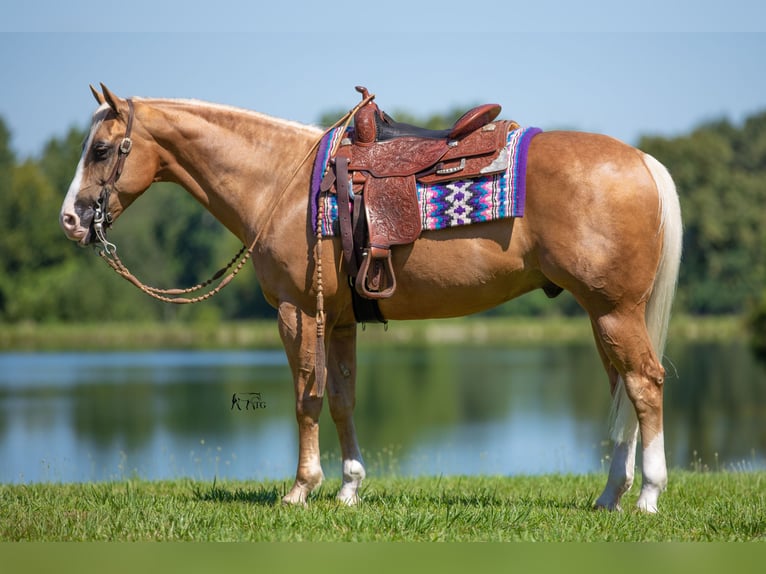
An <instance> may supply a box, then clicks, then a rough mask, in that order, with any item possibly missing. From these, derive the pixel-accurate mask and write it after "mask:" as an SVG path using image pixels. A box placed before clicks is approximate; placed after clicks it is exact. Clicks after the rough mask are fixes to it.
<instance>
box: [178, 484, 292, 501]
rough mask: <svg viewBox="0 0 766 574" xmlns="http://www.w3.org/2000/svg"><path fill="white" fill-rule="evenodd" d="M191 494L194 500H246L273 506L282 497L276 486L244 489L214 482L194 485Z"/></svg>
mask: <svg viewBox="0 0 766 574" xmlns="http://www.w3.org/2000/svg"><path fill="white" fill-rule="evenodd" d="M192 495H193V497H194V499H195V500H199V501H203V502H227V503H231V502H246V503H249V504H257V505H260V506H274V505H275V504H276V503H277V502H278V501H280V500H281V499H282V496H283V493H280V492H279V491H278V490H277V487H276V486H272V487H271V488H267V487H260V488H257V489H255V490H246V489H244V488H234V489H229V488H221V487H220V486H216V485H215V483H214V484H213V485H212V486H211V487H203V486H195V487H194V488H193V489H192Z"/></svg>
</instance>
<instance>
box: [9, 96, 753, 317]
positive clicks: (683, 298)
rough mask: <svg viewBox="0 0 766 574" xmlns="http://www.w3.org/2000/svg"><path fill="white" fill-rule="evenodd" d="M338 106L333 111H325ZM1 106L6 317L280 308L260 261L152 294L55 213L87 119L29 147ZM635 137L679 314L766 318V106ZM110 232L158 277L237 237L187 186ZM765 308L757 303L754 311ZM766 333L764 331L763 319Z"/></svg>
mask: <svg viewBox="0 0 766 574" xmlns="http://www.w3.org/2000/svg"><path fill="white" fill-rule="evenodd" d="M460 112H461V110H457V109H455V110H452V111H449V112H446V113H443V114H437V115H434V116H432V117H431V118H426V119H423V118H420V119H418V118H413V117H411V116H407V115H406V114H397V115H396V116H397V119H399V120H400V121H414V122H417V123H421V124H423V125H428V126H429V127H433V128H439V127H443V126H446V125H448V124H449V123H450V122H451V121H453V120H454V119H455V118H456V117H457V116H458V115H459V114H460ZM338 115H340V114H332V113H327V114H325V115H323V117H322V118H320V123H330V121H332V120H334V119H335V118H336V117H337V116H338ZM11 136H12V134H11V133H10V131H9V130H8V128H7V125H6V123H5V121H4V120H3V119H2V118H1V117H0V224H1V225H2V233H0V322H6V323H9V322H21V321H36V322H45V321H83V322H92V321H126V320H130V321H156V320H174V319H180V320H223V319H243V318H258V317H273V316H274V311H273V309H272V308H271V307H270V306H269V305H268V304H267V303H266V302H265V300H264V299H263V297H262V295H261V293H260V289H259V286H258V283H257V281H256V278H255V273H253V271H252V269H248V270H244V271H243V272H242V273H241V274H240V276H239V277H237V279H235V281H233V282H232V284H231V285H230V286H229V287H227V289H225V290H224V291H223V292H222V293H221V294H220V295H219V296H218V297H216V298H214V299H212V300H210V301H207V302H206V303H203V304H200V305H194V306H176V305H167V304H163V303H159V302H156V301H153V300H151V299H149V298H148V297H146V295H144V294H143V293H141V292H139V291H138V290H136V289H135V288H134V287H133V286H132V285H130V284H128V283H127V282H125V281H124V280H123V279H121V278H119V277H118V276H117V275H116V274H114V273H113V272H112V271H111V270H110V269H108V267H107V266H106V265H105V264H104V262H102V261H101V260H100V258H99V257H97V256H95V254H94V253H93V252H92V250H91V249H87V248H86V249H79V248H77V247H75V246H74V245H73V244H72V243H71V242H69V241H67V240H66V239H65V238H64V236H63V234H62V232H61V230H60V229H59V226H58V213H59V209H60V206H61V202H62V200H63V197H64V193H65V192H66V189H67V188H68V186H69V183H70V181H71V179H72V176H73V174H74V169H75V166H76V165H77V162H78V160H79V156H80V151H81V146H82V142H83V139H84V137H85V130H84V129H81V128H72V129H71V130H70V131H69V132H68V133H67V134H65V135H64V136H62V137H53V138H51V139H50V140H49V141H48V142H47V144H46V145H45V146H44V149H43V150H42V151H41V153H40V154H39V156H38V157H35V158H27V159H20V158H18V157H17V156H16V154H15V153H14V151H13V149H12V147H11ZM638 147H639V148H641V149H643V150H644V151H646V152H648V153H651V154H652V155H654V156H655V157H657V159H659V160H660V161H661V162H662V163H664V164H665V165H666V166H667V167H668V169H669V170H670V172H671V174H672V175H673V178H674V180H675V182H676V185H677V187H678V191H679V195H680V198H681V208H682V213H683V217H684V256H683V261H682V265H681V275H680V281H679V288H678V298H677V303H676V307H675V312H676V313H687V314H692V315H721V314H745V313H750V314H752V316H753V317H758V316H761V315H759V313H760V314H762V315H763V317H764V319H763V324H764V325H765V326H766V298H764V285H765V283H764V278H765V273H766V258H764V251H766V225H764V222H765V221H764V206H766V111H764V112H761V113H758V114H755V115H752V116H750V117H748V118H747V119H746V120H744V122H742V123H741V124H734V123H732V122H730V121H728V120H718V121H713V122H707V123H704V124H701V125H699V126H698V127H697V128H695V129H694V130H692V131H691V132H690V133H688V134H684V135H679V136H674V137H657V136H645V137H642V138H641V139H640V141H639V142H638ZM110 239H111V240H113V241H114V242H115V243H116V244H117V246H118V249H119V250H120V251H119V253H120V256H121V258H122V259H123V260H124V261H125V263H126V264H127V265H128V266H129V267H131V269H132V270H133V271H134V272H135V273H136V275H138V276H139V277H141V278H143V279H144V280H146V281H147V282H148V283H150V284H153V285H155V286H158V287H169V286H173V287H175V286H188V285H193V284H196V283H198V282H199V281H200V280H204V279H206V278H207V277H208V276H209V275H210V274H211V273H212V272H214V271H215V270H217V269H219V268H220V267H221V265H222V264H223V263H225V262H226V261H228V260H229V259H230V258H231V256H232V255H233V254H234V253H235V252H236V250H237V249H238V247H239V245H238V242H237V240H236V239H235V238H234V237H233V236H231V234H230V233H228V232H227V231H226V230H225V229H224V228H223V226H221V225H220V224H219V223H218V222H217V221H216V220H215V219H214V218H213V217H212V216H211V215H210V214H209V213H208V212H207V211H206V210H205V209H204V208H202V207H201V206H199V205H198V204H197V203H196V202H195V201H194V200H193V199H192V198H191V197H190V196H189V195H188V194H187V193H185V192H184V191H183V190H182V189H180V188H178V187H176V186H174V185H170V184H156V185H154V186H153V187H152V189H151V190H149V191H148V192H147V193H146V194H145V195H144V196H143V197H142V199H141V200H139V201H137V202H136V203H135V204H133V206H132V207H131V209H130V210H129V211H128V213H127V214H126V215H125V216H124V217H123V218H121V219H120V221H119V224H118V225H116V226H115V228H114V229H113V230H111V231H110ZM759 309H760V311H758V310H759ZM579 312H581V311H580V310H579V307H578V306H577V304H576V303H575V302H574V300H573V299H572V298H571V297H567V296H566V295H564V296H561V297H559V298H557V299H554V300H550V301H549V300H547V299H546V298H545V296H544V295H543V294H542V293H536V294H531V295H527V296H525V297H522V298H520V299H518V300H516V301H512V302H510V303H508V304H506V305H503V306H501V307H499V308H497V309H494V310H492V311H490V312H488V314H493V315H498V314H502V315H533V316H539V315H570V314H576V313H579ZM764 332H766V331H764Z"/></svg>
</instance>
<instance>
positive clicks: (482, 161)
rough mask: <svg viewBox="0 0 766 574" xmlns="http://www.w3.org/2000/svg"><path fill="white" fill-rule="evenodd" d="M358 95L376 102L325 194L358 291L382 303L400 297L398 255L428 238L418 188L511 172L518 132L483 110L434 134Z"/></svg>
mask: <svg viewBox="0 0 766 574" xmlns="http://www.w3.org/2000/svg"><path fill="white" fill-rule="evenodd" d="M356 89H357V91H358V92H360V93H361V94H362V98H363V100H367V99H369V101H368V102H367V103H366V104H365V105H363V106H362V107H361V108H360V109H359V110H357V112H356V114H355V115H354V128H353V130H352V132H351V134H350V137H345V138H344V139H343V140H342V141H341V143H340V145H339V146H338V149H337V151H336V152H335V154H334V156H333V158H331V161H330V169H329V170H328V171H327V173H326V174H325V177H324V179H323V181H322V184H321V186H320V190H321V191H324V192H327V191H330V192H334V193H337V198H338V201H337V204H338V220H339V226H340V236H341V242H342V245H343V253H344V261H345V264H346V270H347V273H348V275H349V277H350V282H351V284H352V285H353V287H354V288H355V290H356V292H357V293H358V294H359V295H360V296H361V297H363V298H365V299H373V300H377V299H383V298H387V297H390V296H391V295H393V294H394V291H395V290H396V276H395V273H394V269H393V264H392V260H391V247H392V246H395V245H406V244H409V243H412V242H414V241H415V240H416V239H417V238H418V237H419V236H420V233H421V231H422V224H421V214H420V209H419V204H418V197H417V187H416V181H419V182H422V183H427V184H434V183H443V182H448V181H452V180H457V179H468V178H472V177H479V176H484V175H490V174H494V173H499V172H501V171H503V170H505V169H507V166H508V157H507V151H506V140H507V134H508V131H509V130H510V129H514V128H516V127H518V124H516V123H515V122H509V121H493V120H494V119H495V118H496V117H497V116H498V114H499V113H500V109H501V108H500V106H499V105H498V104H484V105H481V106H477V107H475V108H473V109H471V110H469V111H468V112H466V113H465V114H463V116H461V117H460V118H459V119H458V120H457V122H455V125H453V126H452V127H451V128H449V129H446V130H428V129H425V128H421V127H418V126H413V125H410V124H405V123H399V122H396V121H394V120H393V119H392V118H391V117H390V116H389V115H388V114H386V113H384V112H381V111H380V109H379V108H378V106H377V105H376V104H375V103H373V101H372V99H373V98H374V96H373V97H370V95H369V92H368V91H367V89H366V88H364V87H361V86H357V88H356ZM351 204H353V211H352V209H351ZM352 216H353V217H352Z"/></svg>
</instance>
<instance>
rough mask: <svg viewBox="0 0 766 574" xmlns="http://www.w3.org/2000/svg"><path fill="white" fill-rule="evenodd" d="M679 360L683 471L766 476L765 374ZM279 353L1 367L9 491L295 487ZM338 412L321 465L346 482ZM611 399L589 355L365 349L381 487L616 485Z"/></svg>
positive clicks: (364, 404)
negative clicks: (91, 484)
mask: <svg viewBox="0 0 766 574" xmlns="http://www.w3.org/2000/svg"><path fill="white" fill-rule="evenodd" d="M666 355H667V356H668V357H669V360H667V361H666V366H667V368H668V373H669V376H668V380H667V385H666V394H665V397H666V401H665V404H666V410H665V435H666V443H667V445H666V446H667V454H668V464H669V466H671V467H676V468H699V467H701V466H707V467H710V468H713V469H733V470H750V469H763V468H766V369H765V368H764V367H763V366H762V365H761V364H759V363H756V362H755V361H754V360H753V358H752V357H751V355H750V353H749V351H748V349H747V348H746V347H744V346H743V345H741V344H737V343H732V344H720V343H716V344H683V345H675V346H671V347H670V348H669V349H668V351H667V353H666ZM293 404H294V399H293V391H292V384H291V382H290V373H289V369H288V367H287V364H286V360H285V358H284V355H283V353H282V352H281V351H252V352H240V351H223V352H219V351H216V352H197V351H181V352H179V351H156V352H125V353H0V482H4V483H8V482H11V483H24V482H80V481H102V480H114V479H121V478H127V477H133V476H139V477H142V478H146V479H163V478H177V477H191V478H195V479H204V480H208V479H210V480H212V479H213V478H214V477H217V478H219V479H223V478H235V479H255V480H260V479H267V478H273V479H289V478H291V477H293V476H294V472H295V466H296V462H297V431H296V425H295V417H294V412H293ZM328 410H329V409H328V408H327V407H326V406H325V409H324V412H323V414H322V419H321V424H320V426H321V434H320V436H321V438H320V442H321V447H322V451H323V467H324V470H325V474H326V475H327V476H328V477H337V476H339V475H340V462H339V455H338V452H339V451H338V446H337V438H336V435H335V430H334V427H333V425H332V420H331V418H330V416H329V412H328ZM608 412H609V394H608V384H607V382H606V377H605V375H604V374H603V371H602V368H601V364H600V361H599V359H598V356H597V355H596V351H595V349H594V348H593V347H592V346H591V345H562V344H555V345H539V346H525V347H523V348H504V347H500V346H489V347H486V346H485V347H478V346H467V347H461V346H455V345H445V346H431V347H417V348H413V347H407V346H394V347H390V348H385V349H383V350H380V351H378V352H376V353H372V352H371V351H369V350H366V349H364V348H363V349H362V350H361V351H360V357H359V385H358V400H357V410H356V424H357V432H358V434H359V440H360V444H361V445H362V449H363V454H364V456H365V459H366V463H367V468H368V474H370V475H373V476H374V475H375V474H384V473H391V472H395V473H398V474H400V475H408V476H414V475H424V474H425V475H439V474H469V475H470V474H499V475H513V474H541V473H551V472H560V473H590V472H598V471H601V470H602V469H605V468H606V466H607V465H608V459H607V456H608V453H609V452H610V448H609V444H608V441H607V438H608V430H607V424H608V423H607V417H608Z"/></svg>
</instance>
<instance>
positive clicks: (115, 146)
mask: <svg viewBox="0 0 766 574" xmlns="http://www.w3.org/2000/svg"><path fill="white" fill-rule="evenodd" d="M101 88H102V91H103V93H100V92H98V91H97V90H95V89H94V88H93V87H91V91H92V92H93V95H94V96H95V98H96V100H97V101H98V103H99V104H100V106H99V108H98V110H96V112H95V113H94V114H93V122H92V124H91V127H90V132H89V134H88V138H87V140H86V141H85V143H84V145H83V149H82V156H81V157H80V162H79V163H78V165H77V171H76V173H75V176H74V179H73V180H72V183H71V184H70V185H69V190H68V191H67V195H66V198H64V204H63V205H62V206H61V215H60V218H59V222H60V224H61V228H62V229H63V230H64V233H65V234H66V236H67V237H68V238H69V239H71V240H73V241H77V242H79V243H80V245H88V244H89V243H91V242H92V241H93V240H94V238H96V237H99V236H100V237H104V236H103V232H105V230H106V228H107V227H108V226H109V225H110V224H111V223H112V222H114V221H115V220H116V219H117V218H118V217H119V216H120V214H121V213H122V212H123V211H125V209H126V208H127V207H128V206H129V205H130V204H131V203H132V202H133V201H134V200H135V199H136V198H137V197H138V196H139V195H141V193H143V192H144V191H145V190H146V189H147V188H148V187H149V186H150V185H151V184H152V182H153V181H154V179H155V176H156V174H157V170H158V166H159V157H158V155H157V153H156V152H155V151H154V150H153V146H152V144H151V140H150V139H149V138H147V137H146V134H145V133H144V132H143V130H142V129H141V126H140V123H139V122H138V121H136V119H135V109H134V105H133V102H132V101H131V100H123V99H121V98H118V97H117V96H115V95H114V94H113V93H111V92H110V91H109V90H108V89H107V88H106V87H105V86H104V85H103V84H102V85H101ZM142 136H143V137H142Z"/></svg>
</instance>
